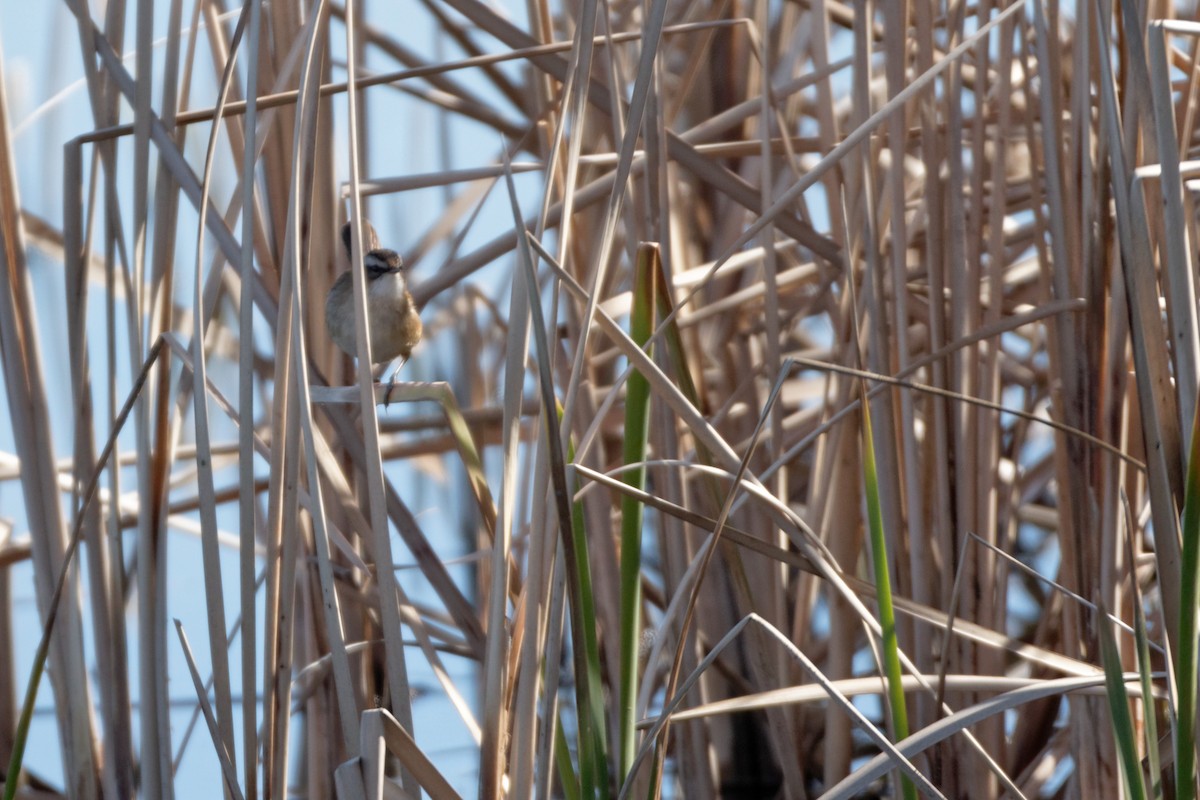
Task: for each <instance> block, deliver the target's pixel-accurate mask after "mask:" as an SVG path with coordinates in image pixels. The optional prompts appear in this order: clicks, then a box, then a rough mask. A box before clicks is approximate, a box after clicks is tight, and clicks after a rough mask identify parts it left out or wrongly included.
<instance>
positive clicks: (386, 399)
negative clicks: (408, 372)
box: [380, 356, 407, 411]
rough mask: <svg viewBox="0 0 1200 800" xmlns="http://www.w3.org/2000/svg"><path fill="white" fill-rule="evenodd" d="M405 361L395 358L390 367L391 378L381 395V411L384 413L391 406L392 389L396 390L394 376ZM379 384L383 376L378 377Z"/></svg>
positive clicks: (401, 358)
mask: <svg viewBox="0 0 1200 800" xmlns="http://www.w3.org/2000/svg"><path fill="white" fill-rule="evenodd" d="M406 360H407V359H405V358H404V357H403V356H401V357H400V358H397V359H396V360H395V361H393V362H392V367H391V373H392V376H391V378H389V379H388V383H387V391H386V392H384V393H383V409H384V411H386V410H387V407H388V406H389V405H391V403H392V389H395V388H396V375H397V374H398V373H399V372H400V368H401V367H403V366H404V362H405V361H406ZM384 374H387V370H384ZM380 382H381V383H382V382H383V375H380Z"/></svg>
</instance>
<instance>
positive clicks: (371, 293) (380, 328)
mask: <svg viewBox="0 0 1200 800" xmlns="http://www.w3.org/2000/svg"><path fill="white" fill-rule="evenodd" d="M365 225H366V229H365V232H366V234H367V236H366V237H364V239H365V241H364V245H367V246H369V249H368V250H367V253H366V255H364V256H363V262H362V266H363V270H364V271H365V277H366V279H367V309H368V311H367V320H368V325H369V330H370V333H371V359H372V360H373V361H374V362H375V363H376V364H384V363H387V362H389V361H393V360H395V359H402V360H401V361H400V363H399V364H397V365H396V370H395V371H393V372H392V379H391V381H389V382H388V394H389V395H390V394H391V387H392V386H393V385H394V384H395V382H396V372H398V371H399V369H400V367H401V366H402V365H403V364H404V362H405V361H407V360H408V357H409V355H411V354H412V349H413V348H414V347H416V345H417V342H419V341H421V331H422V326H421V317H420V315H419V314H418V313H417V306H416V303H414V302H413V298H412V295H411V294H410V293H409V291H408V276H407V273H408V269H407V268H406V267H405V266H404V259H402V258H400V254H399V253H397V252H396V251H395V250H387V249H385V248H381V247H380V246H379V238H378V237H377V236H376V235H375V229H374V228H373V227H371V223H369V222H365ZM350 235H351V230H350V223H349V222H347V223H346V224H345V225H344V226H343V227H342V244H344V245H345V246H346V256H347V258H350V257H351V255H350ZM351 268H353V265H352V267H351ZM325 327H326V328H327V329H328V330H329V338H331V339H333V343H334V344H336V345H337V346H338V347H340V348H342V350H344V351H346V353H348V354H349V355H350V356H356V355H357V354H358V349H357V343H356V340H355V334H354V283H353V278H352V276H351V274H350V271H349V270H347V271H346V272H343V273H342V274H341V275H339V276H338V279H337V280H336V281H334V283H333V287H332V288H330V290H329V296H328V297H327V298H325ZM385 403H386V400H385Z"/></svg>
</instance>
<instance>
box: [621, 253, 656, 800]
mask: <svg viewBox="0 0 1200 800" xmlns="http://www.w3.org/2000/svg"><path fill="white" fill-rule="evenodd" d="M657 271H658V245H654V244H646V243H643V244H642V245H641V246H640V247H639V248H638V256H637V270H636V273H635V275H634V287H633V311H632V313H631V314H630V320H629V335H630V338H632V339H633V341H634V342H635V343H636V344H637V345H639V346H641V347H644V346H645V345H646V342H647V341H648V340H649V339H650V334H651V333H652V332H653V330H654V274H655V272H657ZM649 410H650V383H649V381H647V380H646V377H645V376H644V375H642V374H641V373H640V372H638V371H637V370H634V371H633V373H632V374H630V376H629V382H628V383H627V384H626V387H625V450H624V456H625V463H626V464H641V463H643V462H644V461H645V460H646V447H647V432H648V430H649V426H648V424H647V423H648V420H649ZM624 479H625V482H626V483H627V484H629V485H630V486H632V487H634V488H635V489H643V488H645V483H646V471H645V469H644V468H643V467H640V466H639V467H637V468H636V469H631V470H629V471H627V472H626V473H624ZM641 621H642V504H641V503H640V502H638V501H637V500H634V499H633V498H632V497H629V496H628V495H626V496H625V497H623V498H622V499H621V676H620V688H619V691H620V703H621V706H620V725H621V745H620V747H621V750H620V757H621V762H620V771H619V774H620V776H621V778H622V779H624V778H625V777H626V776H628V774H629V769H630V767H632V765H633V757H634V752H635V750H636V743H637V739H636V735H637V730H636V724H637V718H636V717H637V690H638V676H637V669H638V652H639V651H640V649H641Z"/></svg>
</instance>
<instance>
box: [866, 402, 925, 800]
mask: <svg viewBox="0 0 1200 800" xmlns="http://www.w3.org/2000/svg"><path fill="white" fill-rule="evenodd" d="M862 431H863V446H862V449H863V476H864V480H865V483H866V487H867V521H868V528H869V530H870V536H871V559H872V563H873V564H874V569H875V589H876V592H877V594H878V596H877V598H876V599H877V601H878V603H879V626H880V628H882V629H883V669H884V672H885V673H886V674H887V682H888V705H889V707H890V709H891V714H892V735H893V736H894V737H895V740H896V741H900V740H902V739H905V738H907V737H908V711H907V710H906V708H905V704H904V685H903V683H902V678H903V673H902V672H901V669H900V648H899V645H898V644H897V642H896V612H895V609H894V608H893V605H892V580H891V575H890V573H889V572H888V558H887V540H886V538H885V536H884V533H883V511H882V510H881V509H880V506H879V473H878V472H877V471H876V468H875V436H874V434H873V433H872V430H871V404H870V402H869V401H867V399H866V392H865V390H864V392H863V404H862ZM900 786H901V788H902V791H903V792H904V798H905V800H917V789H916V787H915V786H913V784H912V781H910V780H909V779H908V778H906V777H904V776H901V778H900Z"/></svg>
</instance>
